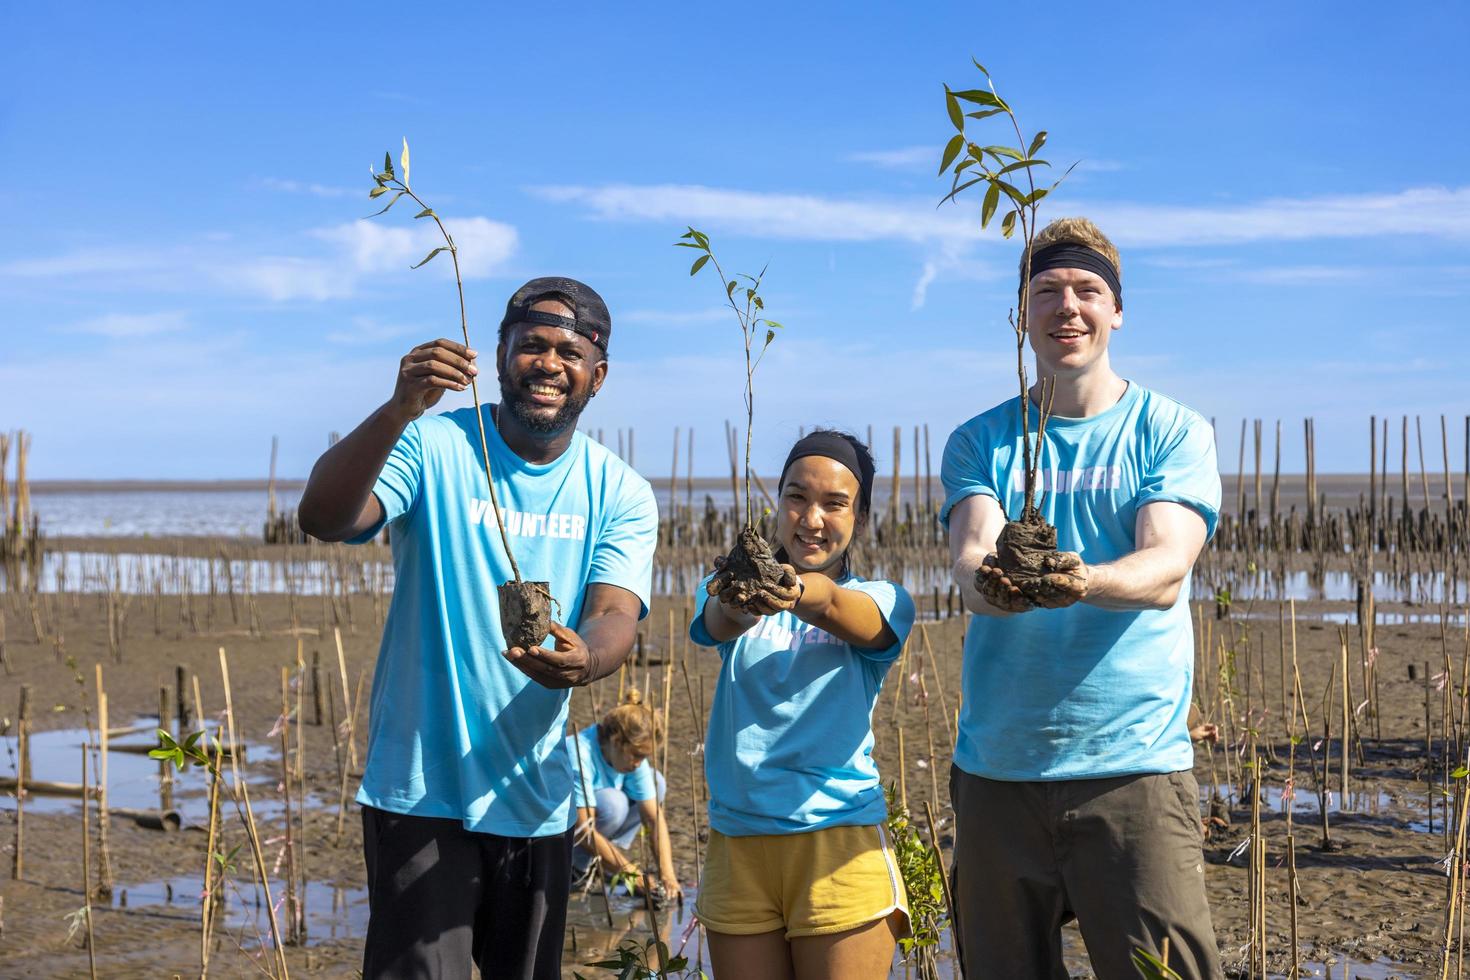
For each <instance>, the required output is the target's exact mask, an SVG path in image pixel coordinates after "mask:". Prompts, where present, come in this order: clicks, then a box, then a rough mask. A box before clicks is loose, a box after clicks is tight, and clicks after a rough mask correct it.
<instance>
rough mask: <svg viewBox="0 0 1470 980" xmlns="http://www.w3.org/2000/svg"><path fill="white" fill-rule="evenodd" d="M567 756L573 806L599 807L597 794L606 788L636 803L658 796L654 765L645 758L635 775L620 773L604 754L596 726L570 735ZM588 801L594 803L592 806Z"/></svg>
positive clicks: (635, 770)
mask: <svg viewBox="0 0 1470 980" xmlns="http://www.w3.org/2000/svg"><path fill="white" fill-rule="evenodd" d="M567 753H568V754H569V755H570V756H571V760H572V806H574V807H578V808H582V807H596V806H597V803H596V800H597V793H598V791H599V790H604V789H615V790H619V791H621V792H622V793H623V795H625V796H627V797H628V799H630V800H632V801H633V802H635V803H637V802H639V801H641V800H651V799H653V797H654V794H655V793H656V788H655V784H654V779H653V764H652V763H651V762H649V761H648V760H647V759H644V760H643V761H642V762H640V763H638V765H637V767H636V768H634V770H633V771H632V772H618V771H617V770H616V769H614V768H613V767H612V765H611V764H610V763H609V762H608V761H607V757H606V756H604V755H603V754H602V742H601V741H600V740H599V739H598V737H597V726H596V725H588V726H587V727H586V728H584V729H582V730H581V731H580V732H578V733H577V734H576V735H568V736H567ZM579 753H580V758H579ZM589 800H591V801H593V802H590V803H589V802H588V801H589Z"/></svg>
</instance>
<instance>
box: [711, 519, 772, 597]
mask: <svg viewBox="0 0 1470 980" xmlns="http://www.w3.org/2000/svg"><path fill="white" fill-rule="evenodd" d="M784 581H785V577H784V575H783V574H782V571H781V565H780V563H779V562H777V561H776V556H775V554H774V553H773V552H772V551H771V546H770V545H769V544H767V543H766V539H765V538H763V537H761V536H760V534H759V533H758V532H757V531H756V530H755V529H754V528H750V527H747V528H744V529H743V530H742V531H741V532H740V536H739V537H738V538H736V539H735V547H733V548H731V549H730V553H729V554H728V555H726V556H725V557H724V558H722V559H718V560H716V562H715V577H714V578H712V579H710V583H709V585H708V586H707V591H708V592H709V594H710V595H712V596H717V595H720V594H721V593H723V592H724V591H725V590H726V589H728V588H731V587H732V586H733V587H734V590H735V591H734V593H733V595H732V596H731V598H732V599H733V601H734V602H735V604H737V605H744V604H745V603H747V602H749V601H750V600H751V599H754V598H755V597H756V596H758V595H760V594H761V593H762V592H763V591H764V590H766V589H774V588H777V587H779V586H780V585H781V584H782V583H783V582H784Z"/></svg>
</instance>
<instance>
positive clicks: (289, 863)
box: [278, 667, 301, 946]
mask: <svg viewBox="0 0 1470 980" xmlns="http://www.w3.org/2000/svg"><path fill="white" fill-rule="evenodd" d="M290 683H291V682H290V670H289V668H287V667H282V668H281V721H280V724H279V725H278V727H279V728H280V730H281V804H282V808H283V813H282V816H283V817H284V818H285V822H286V925H287V934H286V935H287V938H286V941H287V942H289V943H291V944H292V945H293V946H294V945H296V944H298V943H300V942H301V937H300V936H299V935H298V934H297V932H296V925H297V922H298V920H299V919H300V911H301V910H300V906H299V905H298V902H299V898H298V896H297V893H296V839H295V835H294V834H293V833H292V827H291V778H292V774H291V762H290V759H291V700H290V699H291V693H290ZM296 727H297V728H298V730H299V729H300V727H301V726H299V725H297V726H296Z"/></svg>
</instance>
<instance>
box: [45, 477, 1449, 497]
mask: <svg viewBox="0 0 1470 980" xmlns="http://www.w3.org/2000/svg"><path fill="white" fill-rule="evenodd" d="M1220 476H1221V480H1222V482H1223V483H1224V484H1225V486H1226V487H1228V488H1231V489H1233V488H1234V486H1235V474H1234V473H1221V474H1220ZM644 477H645V478H646V479H647V480H648V481H649V483H651V484H652V485H653V486H654V487H656V488H662V489H664V490H665V491H667V489H668V486H669V478H668V477H667V476H659V475H656V474H647V473H645V474H644ZM761 479H762V480H763V481H764V482H765V484H766V486H767V487H773V486H774V485H775V483H776V477H775V476H774V475H770V474H768V475H766V476H763V477H761ZM932 479H933V483H934V485H935V486H936V487H938V485H939V479H938V474H935V475H934V477H933V478H932ZM1305 479H1306V477H1305V475H1304V474H1302V473H1282V474H1281V484H1282V488H1283V489H1285V488H1287V487H1291V488H1292V489H1297V488H1299V487H1301V486H1302V485H1303V483H1304V481H1305ZM1452 479H1453V482H1454V483H1455V484H1456V490H1458V489H1459V484H1460V482H1461V480H1462V479H1463V476H1462V474H1460V473H1455V474H1454V475H1453V477H1452ZM1412 481H1413V489H1414V490H1417V489H1418V487H1417V484H1418V482H1419V474H1418V473H1417V472H1416V473H1413V474H1412ZM1429 481H1430V492H1431V493H1432V494H1434V495H1435V496H1438V495H1439V493H1440V492H1441V491H1442V490H1443V484H1444V475H1443V473H1440V474H1435V473H1433V472H1431V473H1430V474H1429ZM891 482H892V477H891V475H890V474H885V473H879V474H878V479H877V483H878V487H879V489H886V488H887V486H888V484H890V483H891ZM902 482H903V488H904V490H905V491H908V490H909V489H910V488H911V487H912V486H913V485H914V476H913V473H912V472H908V473H904V474H903V478H902ZM1252 482H1253V476H1252V474H1250V473H1247V474H1246V484H1247V485H1248V486H1249V485H1251V484H1252ZM1262 482H1263V483H1264V484H1265V488H1266V489H1268V490H1269V488H1270V485H1271V477H1270V475H1269V474H1266V475H1263V477H1262ZM1367 482H1368V474H1366V473H1318V474H1317V483H1318V486H1319V489H1322V490H1327V489H1342V488H1346V487H1354V488H1356V487H1357V486H1359V485H1363V486H1364V487H1366V484H1367ZM1397 485H1398V474H1397V473H1394V474H1392V475H1391V476H1390V477H1389V484H1388V488H1389V492H1393V490H1394V489H1395V488H1396V487H1397ZM269 486H270V482H269V481H268V480H261V479H250V480H31V481H30V488H31V493H33V494H45V493H127V492H138V493H174V492H177V493H190V492H194V493H199V492H205V493H207V492H211V491H224V492H240V491H258V492H260V493H265V492H266V490H267V489H268V488H269ZM305 486H306V481H305V480H303V479H289V480H287V479H280V480H277V481H276V490H277V491H287V490H301V489H303V488H304V487H305ZM684 486H685V478H684V476H683V475H680V477H679V488H680V489H681V490H682V489H683V488H684ZM729 486H730V477H729V476H728V475H723V476H696V477H695V478H694V488H695V489H696V490H719V489H728V488H729Z"/></svg>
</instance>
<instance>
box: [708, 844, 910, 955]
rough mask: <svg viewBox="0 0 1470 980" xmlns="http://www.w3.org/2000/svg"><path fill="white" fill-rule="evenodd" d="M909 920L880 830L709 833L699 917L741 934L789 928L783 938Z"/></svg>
mask: <svg viewBox="0 0 1470 980" xmlns="http://www.w3.org/2000/svg"><path fill="white" fill-rule="evenodd" d="M895 911H900V912H902V913H903V914H904V916H905V917H907V916H908V898H907V896H906V895H905V894H904V890H903V878H902V877H901V876H900V875H899V872H898V862H897V861H895V860H894V857H893V851H892V849H891V848H890V847H889V846H888V834H887V831H886V830H885V829H884V828H883V827H882V826H870V827H829V828H826V829H824V830H812V831H807V832H806V833H801V834H767V835H759V836H754V837H727V836H725V835H724V834H722V833H720V832H719V831H717V830H711V831H710V835H709V853H708V854H707V855H706V857H705V861H704V877H703V878H702V879H701V880H700V883H699V898H698V900H697V902H696V903H695V914H696V915H697V916H698V917H699V920H700V921H701V922H703V923H704V925H705V928H707V929H710V930H713V931H714V932H723V933H728V934H730V935H736V936H749V935H754V934H756V933H761V932H772V931H774V930H776V929H785V930H786V938H787V939H794V938H796V937H798V936H821V935H826V934H829V933H834V932H846V931H847V930H848V929H856V928H857V927H858V926H863V925H867V924H868V923H870V922H874V921H877V920H878V919H882V918H886V917H887V916H889V915H891V914H892V913H893V912H895Z"/></svg>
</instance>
